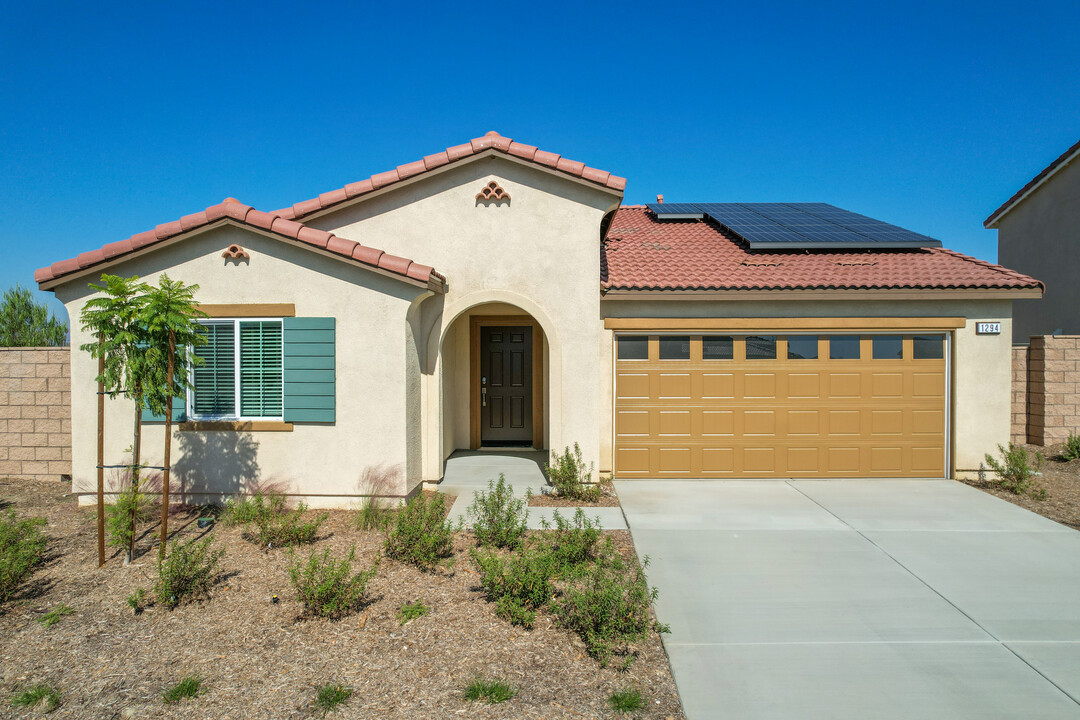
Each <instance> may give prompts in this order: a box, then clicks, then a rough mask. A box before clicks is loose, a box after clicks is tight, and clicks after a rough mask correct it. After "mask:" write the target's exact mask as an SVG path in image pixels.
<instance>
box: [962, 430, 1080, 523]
mask: <svg viewBox="0 0 1080 720" xmlns="http://www.w3.org/2000/svg"><path fill="white" fill-rule="evenodd" d="M1024 447H1026V448H1027V450H1028V452H1029V453H1032V454H1034V453H1036V452H1038V453H1041V454H1042V456H1043V457H1044V458H1045V460H1044V461H1043V464H1042V467H1041V468H1040V472H1041V473H1042V477H1039V478H1036V480H1035V490H1036V492H1038V490H1039V489H1045V490H1046V498H1045V499H1042V500H1040V499H1038V496H1037V495H1017V494H1015V493H1012V492H1009V491H1008V490H1006V489H1005V488H1003V487H1001V485H1000V484H999V483H997V482H991V481H980V480H965V482H966V483H967V484H968V485H971V486H973V487H977V488H979V489H980V490H983V491H985V492H988V493H990V494H991V495H995V496H997V497H999V498H1001V499H1002V500H1008V501H1009V502H1011V503H1013V504H1014V505H1019V506H1020V507H1022V508H1026V509H1028V510H1030V511H1032V512H1034V513H1038V514H1039V515H1042V516H1043V517H1047V518H1050V519H1051V520H1053V521H1055V522H1059V523H1061V524H1062V525H1068V526H1069V527H1072V528H1075V529H1077V530H1080V460H1071V461H1065V460H1062V459H1060V454H1061V451H1062V446H1061V445H1055V446H1050V447H1038V446H1036V445H1025V446H1024Z"/></svg>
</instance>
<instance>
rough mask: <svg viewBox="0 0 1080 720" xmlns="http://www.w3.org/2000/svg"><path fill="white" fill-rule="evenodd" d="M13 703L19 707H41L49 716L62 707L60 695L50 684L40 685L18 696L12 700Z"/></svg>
mask: <svg viewBox="0 0 1080 720" xmlns="http://www.w3.org/2000/svg"><path fill="white" fill-rule="evenodd" d="M11 703H12V704H13V705H16V706H18V707H27V708H32V707H38V706H39V705H40V706H41V707H42V708H43V709H44V710H45V713H46V714H48V713H51V712H52V711H53V710H55V709H56V708H58V707H60V693H59V691H57V689H56V688H55V687H53V686H52V685H50V684H49V683H38V684H37V685H34V686H32V687H30V688H27V689H26V690H24V691H22V692H21V693H18V694H16V695H15V696H14V697H13V698H11Z"/></svg>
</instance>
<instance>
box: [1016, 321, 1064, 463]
mask: <svg viewBox="0 0 1080 720" xmlns="http://www.w3.org/2000/svg"><path fill="white" fill-rule="evenodd" d="M1014 360H1015V355H1014ZM1027 365H1028V371H1027V441H1028V442H1029V443H1031V444H1033V445H1053V444H1054V443H1059V442H1062V441H1063V440H1065V439H1066V438H1067V437H1068V436H1069V433H1080V336H1076V335H1058V336H1042V335H1039V336H1034V337H1032V338H1031V345H1030V346H1029V347H1028V358H1027ZM1014 387H1015V383H1014Z"/></svg>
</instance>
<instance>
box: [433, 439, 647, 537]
mask: <svg viewBox="0 0 1080 720" xmlns="http://www.w3.org/2000/svg"><path fill="white" fill-rule="evenodd" d="M547 459H548V455H547V453H546V452H538V451H533V450H528V451H526V450H459V451H457V452H455V453H454V454H453V455H451V456H450V457H449V458H448V459H447V461H446V468H445V471H444V473H443V480H442V482H441V483H439V492H443V493H446V494H448V495H456V496H457V500H455V501H454V504H453V507H451V509H450V515H449V517H448V519H449V520H450V522H452V523H455V524H456V523H457V521H458V518H464V517H466V511H467V510H468V507H469V505H471V504H472V501H473V493H474V492H476V491H478V490H487V487H488V481H489V480H495V481H497V480H498V479H499V473H502V474H503V476H504V477H505V478H506V481H507V482H508V483H510V485H511V487H513V488H514V495H515V496H517V497H521V496H523V495H524V494H525V491H526V490H531V491H532V494H533V495H539V494H540V493H541V492H542V491H543V488H545V487H547V480H546V479H545V478H544V472H543V470H542V469H541V468H542V467H543V466H544V463H545V462H546V461H547ZM556 509H557V510H558V511H559V514H560V515H562V516H563V517H572V516H573V515H574V512H575V510H576V508H572V507H568V508H550V507H531V508H529V520H528V525H529V527H530V528H531V529H534V530H537V529H539V528H541V527H542V525H541V523H540V520H541V518H543V519H546V520H547V521H548V522H551V519H552V517H553V516H554V513H555V510H556ZM585 514H586V515H588V516H589V518H590V519H592V518H599V519H600V527H602V528H604V529H605V530H625V529H626V520H625V519H624V518H623V514H622V510H621V509H619V508H617V507H614V508H607V507H602V508H596V507H587V508H585ZM467 519H468V518H466V520H467Z"/></svg>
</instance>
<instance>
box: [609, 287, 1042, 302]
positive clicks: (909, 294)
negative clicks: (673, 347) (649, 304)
mask: <svg viewBox="0 0 1080 720" xmlns="http://www.w3.org/2000/svg"><path fill="white" fill-rule="evenodd" d="M1042 295H1043V291H1042V290H1041V289H1039V288H984V289H979V288H959V289H956V290H950V289H947V288H934V289H928V290H911V289H888V288H878V289H867V290H857V289H855V290H826V289H807V290H608V291H607V292H604V293H603V295H602V297H601V299H602V300H612V301H618V300H724V301H739V300H761V299H762V298H770V299H789V300H796V299H797V300H1012V299H1022V298H1041V297H1042Z"/></svg>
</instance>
